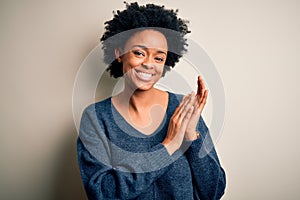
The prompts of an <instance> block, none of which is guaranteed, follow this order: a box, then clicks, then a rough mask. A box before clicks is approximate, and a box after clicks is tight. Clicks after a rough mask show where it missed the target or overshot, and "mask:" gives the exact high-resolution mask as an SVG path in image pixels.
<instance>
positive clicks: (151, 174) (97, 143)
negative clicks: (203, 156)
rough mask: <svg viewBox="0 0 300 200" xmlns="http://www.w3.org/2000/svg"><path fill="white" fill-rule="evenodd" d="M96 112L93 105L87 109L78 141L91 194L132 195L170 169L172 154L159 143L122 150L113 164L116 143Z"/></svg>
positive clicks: (84, 178) (100, 196)
mask: <svg viewBox="0 0 300 200" xmlns="http://www.w3.org/2000/svg"><path fill="white" fill-rule="evenodd" d="M94 112H95V111H93V109H86V110H85V111H84V113H83V115H82V118H81V124H80V133H79V138H78V142H77V153H78V163H79V168H80V173H81V177H82V181H83V184H84V188H85V190H86V194H87V196H88V198H89V199H90V200H94V199H95V200H98V199H132V198H135V197H137V196H139V195H141V194H142V193H144V192H146V191H147V190H148V189H149V188H150V185H151V184H152V183H153V182H154V181H155V180H157V179H158V178H159V177H160V176H161V175H163V174H164V173H165V172H166V171H168V166H169V163H172V160H173V159H172V157H170V156H169V154H168V152H167V150H166V149H165V148H164V146H163V145H162V144H158V145H157V146H154V147H153V148H152V149H151V151H150V153H145V154H134V153H131V152H127V153H126V152H121V153H120V154H122V155H117V156H119V157H120V160H119V162H117V164H113V163H112V160H111V154H112V149H113V147H112V146H113V144H111V142H110V141H109V139H108V138H107V136H106V134H105V130H104V127H103V124H102V123H101V120H98V119H97V117H95V113H94ZM114 156H115V155H114ZM151 169H153V170H151Z"/></svg>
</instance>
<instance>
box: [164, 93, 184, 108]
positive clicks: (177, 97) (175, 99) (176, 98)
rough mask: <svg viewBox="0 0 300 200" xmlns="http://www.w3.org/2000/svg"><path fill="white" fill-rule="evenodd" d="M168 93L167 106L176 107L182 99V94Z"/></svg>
mask: <svg viewBox="0 0 300 200" xmlns="http://www.w3.org/2000/svg"><path fill="white" fill-rule="evenodd" d="M168 93H169V106H171V107H173V106H175V107H177V106H178V105H179V104H180V102H181V100H182V98H183V96H184V95H183V94H178V93H173V92H168Z"/></svg>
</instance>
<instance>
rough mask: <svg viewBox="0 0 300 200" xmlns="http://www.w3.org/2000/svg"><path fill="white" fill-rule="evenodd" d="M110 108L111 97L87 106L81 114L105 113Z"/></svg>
mask: <svg viewBox="0 0 300 200" xmlns="http://www.w3.org/2000/svg"><path fill="white" fill-rule="evenodd" d="M110 106H111V97H109V98H106V99H104V100H102V101H99V102H96V103H92V104H90V105H88V106H87V107H85V108H84V110H83V114H85V113H99V112H105V111H107V110H108V109H109V107H110Z"/></svg>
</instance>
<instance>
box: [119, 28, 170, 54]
mask: <svg viewBox="0 0 300 200" xmlns="http://www.w3.org/2000/svg"><path fill="white" fill-rule="evenodd" d="M135 45H141V46H145V47H147V48H154V49H160V50H167V49H168V44H167V39H166V37H165V36H164V35H163V34H162V33H161V32H159V31H155V30H151V29H150V30H143V31H139V32H136V33H135V34H133V35H132V36H131V37H130V38H129V39H128V40H127V42H126V43H125V49H130V48H131V47H132V46H135Z"/></svg>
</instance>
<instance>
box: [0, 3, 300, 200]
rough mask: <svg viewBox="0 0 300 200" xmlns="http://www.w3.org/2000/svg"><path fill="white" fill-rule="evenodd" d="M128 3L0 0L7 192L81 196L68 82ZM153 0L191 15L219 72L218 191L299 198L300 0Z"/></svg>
mask: <svg viewBox="0 0 300 200" xmlns="http://www.w3.org/2000/svg"><path fill="white" fill-rule="evenodd" d="M122 2H123V1H121V0H120V1H100V0H72V1H71V0H51V1H50V0H39V1H38V0H35V1H34V0H12V1H8V0H1V1H0V27H1V29H0V67H1V68H0V90H1V98H0V102H1V103H0V159H1V160H0V161H1V167H0V188H1V189H0V190H1V192H0V199H10V200H16V199H23V200H33V199H39V200H40V199H43V200H48V199H49V200H50V199H85V196H84V191H83V188H82V186H81V180H80V176H79V171H78V166H77V161H76V145H75V144H76V137H77V134H76V130H75V127H74V123H73V118H72V107H71V105H72V88H73V83H74V80H75V75H76V72H77V70H78V69H79V66H80V64H81V62H82V61H83V59H84V58H85V56H86V55H87V54H88V53H89V51H90V50H91V49H92V48H93V47H94V46H96V45H97V44H98V43H99V38H100V37H101V35H102V33H103V30H104V29H103V23H104V22H105V21H107V20H109V19H111V18H112V10H116V9H123V8H124V4H123V3H122ZM140 2H141V4H144V3H148V1H140ZM151 2H153V3H159V4H165V5H166V7H167V8H178V9H179V15H180V16H181V17H182V18H185V19H189V20H190V27H191V30H192V33H191V34H190V37H191V38H192V39H193V40H194V41H197V43H198V44H200V45H201V46H202V47H203V48H204V49H205V50H206V51H207V53H208V54H209V56H210V57H211V58H212V60H213V61H214V63H215V65H216V67H217V69H218V71H219V73H220V75H221V77H222V80H223V84H224V87H225V94H226V120H225V124H224V128H223V133H222V137H221V138H220V140H219V141H218V143H217V145H216V148H217V151H218V154H219V157H220V160H221V163H222V164H223V166H224V168H225V170H226V173H227V188H226V194H225V196H224V198H223V199H226V200H227V199H228V200H229V199H230V200H240V199H249V200H252V199H263V200H265V199H272V200H274V199H299V198H300V194H299V190H300V173H299V169H300V155H299V153H300V149H299V143H300V142H299V140H300V136H299V134H300V131H299V130H300V128H299V115H300V114H299V111H300V105H299V97H300V90H299V88H298V87H299V83H298V82H299V80H298V81H297V80H296V79H297V77H298V76H299V72H300V69H299V67H300V66H299V65H300V59H299V57H300V55H299V52H300V37H299V35H300V17H299V13H300V2H299V1H296V0H285V1H283V0H281V1H280V0H260V1H256V0H254V1H253V0H251V1H250V0H241V1H238V0H235V1H234V0H227V1H221V0H219V1H215V0H212V1H204V0H193V1H191V0H185V1H173V0H167V1H162V0H156V1H151Z"/></svg>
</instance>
